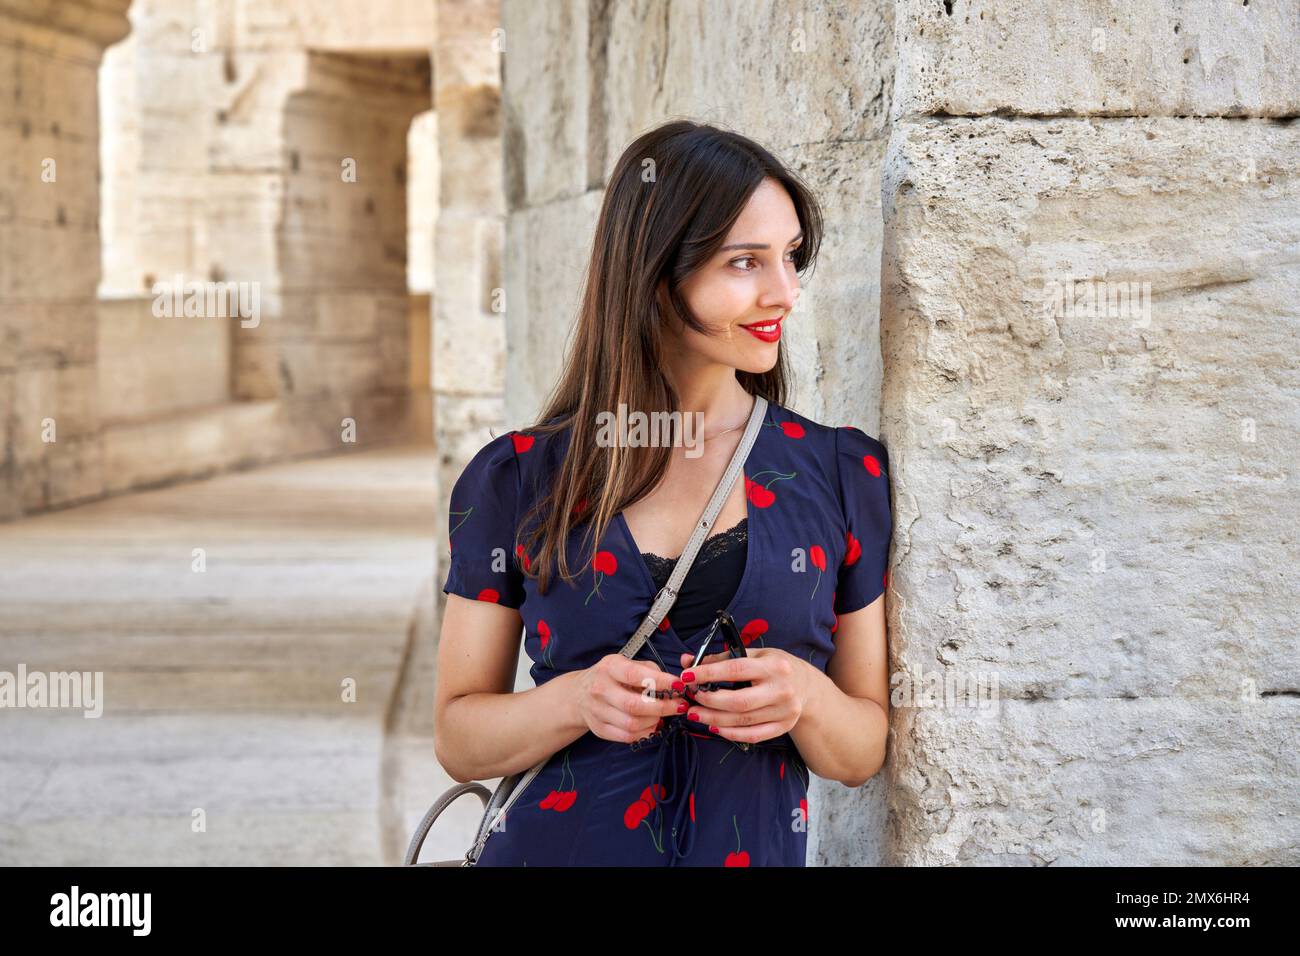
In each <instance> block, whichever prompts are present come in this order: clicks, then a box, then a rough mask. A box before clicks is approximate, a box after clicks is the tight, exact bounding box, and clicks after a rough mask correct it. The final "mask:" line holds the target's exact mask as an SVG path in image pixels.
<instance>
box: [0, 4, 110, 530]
mask: <svg viewBox="0 0 1300 956" xmlns="http://www.w3.org/2000/svg"><path fill="white" fill-rule="evenodd" d="M126 8H127V0H84V2H74V0H69V2H66V3H58V4H54V3H35V2H22V0H0V520H2V519H5V518H11V517H14V516H15V515H17V514H21V513H23V512H25V511H31V510H36V509H40V508H46V507H50V506H54V505H63V504H68V503H71V502H74V501H78V500H83V499H86V498H88V497H93V496H94V495H96V494H98V493H99V492H100V490H101V489H102V487H103V480H104V479H103V467H102V446H101V444H100V441H99V413H98V409H97V407H96V402H95V395H96V377H95V363H96V335H95V327H96V311H95V289H96V286H97V284H98V281H99V183H98V180H99V118H98V110H97V108H96V101H95V84H96V74H97V72H98V70H99V64H100V57H101V55H102V53H103V50H104V47H106V46H107V45H108V44H110V43H113V42H116V41H117V40H119V39H121V38H122V37H123V36H125V35H126V32H127V29H128V26H129V25H128V23H127V19H126Z"/></svg>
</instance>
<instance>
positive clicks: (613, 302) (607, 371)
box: [514, 120, 822, 594]
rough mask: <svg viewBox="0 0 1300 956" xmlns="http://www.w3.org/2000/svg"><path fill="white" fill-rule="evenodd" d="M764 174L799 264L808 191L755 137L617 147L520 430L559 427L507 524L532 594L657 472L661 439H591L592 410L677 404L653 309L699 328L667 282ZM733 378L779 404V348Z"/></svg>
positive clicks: (717, 134) (693, 137)
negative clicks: (553, 363)
mask: <svg viewBox="0 0 1300 956" xmlns="http://www.w3.org/2000/svg"><path fill="white" fill-rule="evenodd" d="M766 178H772V179H775V180H776V181H777V182H779V183H780V184H781V185H782V186H784V187H785V189H786V191H787V192H788V193H789V196H790V200H791V202H792V204H793V205H794V208H795V211H796V213H797V214H798V216H799V224H800V226H801V227H802V228H803V232H804V239H803V243H802V244H801V245H800V246H799V247H798V249H796V250H795V252H794V263H795V268H796V270H797V271H798V272H800V273H802V272H804V270H805V269H807V268H808V267H809V266H810V265H812V263H813V262H814V261H815V260H816V257H817V251H818V248H819V246H820V244H821V235H822V215H821V210H820V207H819V206H818V203H817V201H816V199H815V197H814V196H813V193H812V191H811V190H810V189H809V188H808V187H807V186H805V185H804V183H803V182H802V181H801V180H800V179H799V178H798V177H797V176H796V175H795V174H793V173H792V172H790V171H789V170H787V169H786V168H785V167H784V166H783V165H782V164H781V163H780V162H779V161H778V160H777V159H776V158H775V157H774V156H773V155H772V154H771V153H769V152H768V151H767V150H766V149H764V148H763V147H762V146H759V145H758V144H757V143H755V142H754V141H752V140H750V139H748V138H746V137H744V136H741V135H740V134H738V133H735V132H732V131H730V130H725V129H720V128H717V127H715V126H709V125H704V124H700V123H694V122H690V121H688V120H674V121H672V122H668V123H665V124H663V125H661V126H658V127H656V128H655V129H652V130H650V131H649V132H647V133H644V134H642V135H641V136H640V137H638V138H637V139H636V140H634V141H633V142H632V143H631V145H629V146H628V147H627V149H626V150H624V152H623V155H622V156H621V157H619V160H618V164H617V165H616V166H615V167H614V172H613V175H612V177H611V179H610V182H609V186H608V188H607V189H606V191H605V199H604V203H603V204H602V206H601V210H600V218H599V219H598V221H597V223H596V232H595V237H594V239H593V247H592V252H591V259H590V262H589V264H588V267H587V273H586V280H585V283H584V286H583V294H582V304H581V306H580V311H579V315H578V322H577V330H576V336H575V338H574V341H573V345H572V347H571V349H570V350H569V353H568V356H567V357H566V359H565V364H564V370H563V372H562V374H561V376H560V379H559V382H558V383H557V385H556V386H555V388H554V389H553V390H552V392H551V396H550V398H549V400H548V401H547V403H546V406H545V408H544V409H543V411H542V412H541V414H540V415H539V416H538V418H537V421H536V422H535V423H534V424H533V425H531V426H530V427H529V428H527V429H524V431H525V432H526V433H528V434H545V433H550V432H558V431H563V430H564V429H566V428H571V434H570V441H569V446H568V449H567V452H566V454H565V456H564V458H563V461H562V464H561V465H560V466H559V468H558V471H557V472H556V474H555V475H554V480H553V483H552V485H551V489H550V493H549V494H548V495H546V496H544V497H540V496H539V498H538V501H537V503H536V505H535V506H534V508H532V509H531V510H530V512H529V514H528V515H527V516H526V517H525V518H524V520H522V521H521V522H520V528H519V529H518V530H517V534H519V537H520V538H521V539H524V543H523V549H524V554H526V555H536V557H529V558H526V559H524V560H520V557H519V547H518V545H519V541H518V540H517V541H516V548H515V549H514V550H515V560H516V562H517V563H518V564H519V567H520V570H521V571H522V572H523V573H524V574H526V575H528V576H536V577H537V579H538V589H539V590H540V591H541V593H543V594H545V593H546V591H547V589H548V587H549V582H550V580H551V577H552V573H553V569H555V568H558V572H559V574H560V575H561V576H562V577H563V578H564V579H565V580H566V581H569V582H570V583H572V582H573V580H574V577H575V576H576V575H577V574H581V573H582V572H583V571H585V570H586V568H587V566H588V565H589V564H590V563H591V561H592V558H593V557H594V554H595V549H594V544H593V543H594V542H598V541H600V540H601V538H602V536H603V535H604V533H605V529H606V527H607V526H608V524H609V522H610V520H611V519H612V518H613V517H614V515H616V514H618V512H620V511H622V510H623V509H624V508H625V507H627V506H628V505H629V504H632V503H634V502H636V501H639V500H640V499H641V498H642V497H644V496H645V495H646V494H648V493H649V492H650V491H651V490H653V489H654V487H655V486H656V485H657V484H658V483H659V481H660V479H661V478H662V476H663V475H664V473H665V472H666V471H667V468H668V465H669V462H670V460H671V448H670V447H669V446H667V445H663V444H660V445H657V446H654V445H652V446H650V447H645V448H624V447H620V444H621V443H616V444H615V445H614V446H613V447H604V446H602V445H599V444H597V440H596V434H597V429H596V422H597V417H596V416H597V415H598V413H600V412H602V411H608V412H611V413H612V412H615V411H616V410H617V409H618V407H619V403H620V402H622V403H624V404H625V405H626V406H627V410H628V412H629V413H632V412H636V411H641V412H645V413H647V414H650V413H652V412H656V411H669V412H671V411H674V410H677V408H678V404H677V403H678V396H677V393H676V392H675V390H674V389H673V388H672V386H671V385H670V384H669V382H668V379H667V378H666V376H665V375H664V373H663V367H662V361H661V360H662V357H663V345H662V340H663V332H664V328H665V325H664V323H665V321H667V319H666V317H667V316H676V317H677V318H678V319H679V320H680V321H681V322H682V323H684V324H685V325H687V326H689V327H690V328H692V329H694V330H696V331H697V332H700V333H703V334H709V333H710V329H709V328H708V327H707V326H706V325H704V324H703V323H702V322H700V321H699V320H698V319H697V318H696V317H695V316H694V315H692V314H691V311H690V309H689V308H688V307H687V305H686V302H685V301H684V299H683V298H682V296H681V294H680V291H679V289H680V287H681V284H682V283H683V282H684V281H685V280H686V279H687V277H689V276H690V275H691V274H692V273H693V272H695V271H696V270H697V269H699V268H701V267H702V266H703V265H704V264H705V263H706V262H708V261H709V260H710V259H711V258H712V257H713V256H714V255H715V254H716V253H717V251H718V248H719V247H720V246H721V245H722V243H723V241H724V240H725V239H726V237H727V233H728V232H729V230H730V229H731V227H732V226H733V225H734V224H735V222H736V219H737V218H739V216H740V214H741V212H742V210H743V209H744V207H745V204H746V203H747V202H748V201H749V197H750V196H751V194H752V193H753V192H754V190H755V189H757V188H758V186H759V184H760V183H761V182H762V181H763V180H764V179H766ZM736 380H737V381H738V382H739V383H740V385H741V386H742V387H743V388H744V389H745V391H746V392H748V393H749V394H751V395H762V396H763V397H764V398H765V399H767V400H768V401H769V402H772V403H774V404H778V405H783V404H785V401H786V390H787V371H786V360H785V349H784V347H782V346H778V353H777V361H776V364H775V365H774V366H773V367H772V368H771V369H770V370H769V371H767V372H763V373H761V374H756V373H752V372H746V371H744V370H739V369H738V370H737V373H736ZM579 423H588V427H576V426H577V425H578V424H579ZM539 515H541V516H542V520H541V521H539V522H538V521H536V520H535V519H536V518H537V516H539ZM583 522H587V523H588V535H587V536H586V537H584V538H583V544H582V552H583V553H586V554H587V555H588V556H587V560H586V562H585V563H584V564H583V566H582V567H581V568H579V569H577V571H576V572H570V569H569V566H568V561H567V557H566V549H565V542H567V540H568V537H569V534H570V532H571V529H573V528H574V527H576V526H577V525H578V524H581V523H583ZM524 528H529V533H527V535H526V539H525V536H524V535H523V534H521V533H520V532H522V531H523V529H524ZM539 539H540V542H541V544H540V546H538V545H537V542H538V540H539Z"/></svg>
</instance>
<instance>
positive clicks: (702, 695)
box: [682, 647, 810, 743]
mask: <svg viewBox="0 0 1300 956" xmlns="http://www.w3.org/2000/svg"><path fill="white" fill-rule="evenodd" d="M746 654H747V656H746V657H732V656H730V655H729V654H727V653H726V652H725V651H724V652H722V653H718V654H708V655H705V657H704V659H703V660H702V661H701V662H700V663H699V665H697V666H695V667H692V666H691V661H692V660H694V657H693V655H691V654H687V653H683V654H682V668H683V671H682V673H683V674H686V673H691V674H693V675H694V679H693V680H691V681H688V682H687V694H688V696H687V700H688V702H691V703H692V704H693V706H692V707H691V708H690V710H689V711H688V712H687V714H686V717H687V719H688V720H694V721H698V722H700V723H703V724H707V725H708V726H709V730H710V731H712V732H713V733H715V734H717V735H718V736H720V737H725V738H726V739H727V740H735V741H737V742H740V743H757V742H758V741H760V740H769V739H771V738H772V737H779V736H781V734H783V733H786V732H787V731H789V730H790V729H791V728H792V727H794V725H795V724H797V723H798V722H799V718H800V717H801V716H803V710H804V705H805V704H806V703H807V701H808V680H807V674H808V667H809V666H810V665H809V664H808V662H807V661H803V660H800V659H799V658H797V657H795V656H794V655H793V654H790V653H788V652H786V651H783V650H780V649H779V648H775V647H758V648H754V649H753V650H747V651H746ZM714 681H749V682H750V685H751V686H749V687H742V688H739V689H724V690H713V691H706V690H698V689H697V688H696V687H695V685H697V684H705V683H710V682H714Z"/></svg>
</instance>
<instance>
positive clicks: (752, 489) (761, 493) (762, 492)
mask: <svg viewBox="0 0 1300 956" xmlns="http://www.w3.org/2000/svg"><path fill="white" fill-rule="evenodd" d="M745 497H747V498H748V499H749V502H750V504H752V505H753V506H754V507H756V508H770V507H771V506H772V502H774V501H776V495H774V494H772V492H771V491H770V490H769V489H767V488H764V487H763V486H762V485H760V484H759V483H758V482H756V481H751V480H750V479H749V478H746V479H745Z"/></svg>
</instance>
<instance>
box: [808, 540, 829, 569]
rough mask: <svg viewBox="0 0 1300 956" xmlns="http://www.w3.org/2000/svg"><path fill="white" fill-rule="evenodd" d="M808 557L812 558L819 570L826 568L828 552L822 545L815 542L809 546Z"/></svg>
mask: <svg viewBox="0 0 1300 956" xmlns="http://www.w3.org/2000/svg"><path fill="white" fill-rule="evenodd" d="M808 557H810V558H812V563H813V564H814V565H816V567H817V570H818V571H825V570H826V552H825V551H823V550H822V547H821V545H819V544H814V545H813V546H812V547H811V548H809V549H808Z"/></svg>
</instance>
